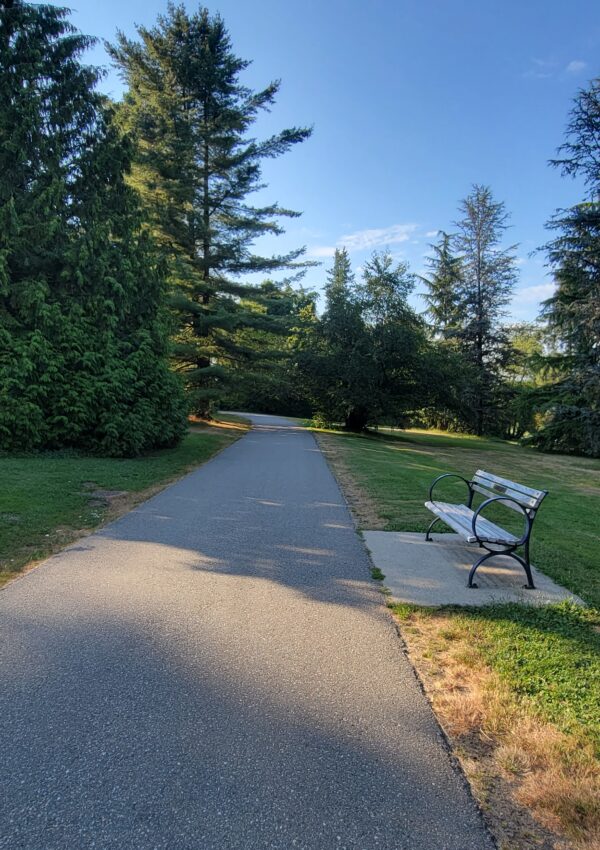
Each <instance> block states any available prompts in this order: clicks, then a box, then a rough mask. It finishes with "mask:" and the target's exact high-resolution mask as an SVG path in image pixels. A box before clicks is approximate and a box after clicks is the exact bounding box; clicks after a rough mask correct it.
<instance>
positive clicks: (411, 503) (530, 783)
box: [323, 431, 600, 848]
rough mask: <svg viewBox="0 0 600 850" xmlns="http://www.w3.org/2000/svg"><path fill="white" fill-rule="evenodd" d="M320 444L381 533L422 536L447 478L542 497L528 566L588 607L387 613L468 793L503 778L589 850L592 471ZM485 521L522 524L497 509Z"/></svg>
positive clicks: (428, 447)
mask: <svg viewBox="0 0 600 850" xmlns="http://www.w3.org/2000/svg"><path fill="white" fill-rule="evenodd" d="M323 436H324V439H325V441H326V443H329V444H330V445H331V443H333V444H334V452H333V453H332V459H333V465H334V468H335V465H336V457H337V458H339V459H340V460H341V462H342V463H343V466H344V468H345V470H348V471H349V472H350V474H351V475H352V477H353V479H354V482H355V483H356V484H357V485H358V487H359V488H360V490H361V491H362V492H363V493H364V494H365V497H366V499H367V500H368V502H369V504H370V507H371V508H372V509H373V508H374V510H375V512H376V514H377V515H379V517H381V519H382V520H383V527H384V528H386V529H388V530H396V531H425V529H426V528H427V526H428V525H429V523H430V521H431V519H432V515H431V514H430V513H429V512H428V511H427V509H426V508H425V507H424V506H423V502H424V501H425V500H426V499H427V498H428V491H429V486H430V484H431V482H432V481H433V479H434V478H435V477H436V476H438V475H441V474H442V473H444V472H457V473H458V474H460V475H462V476H463V477H465V478H467V479H469V478H470V477H471V476H472V474H473V473H474V472H475V471H476V470H477V469H485V470H487V471H489V472H492V473H494V474H496V475H500V476H502V477H505V478H509V479H511V480H514V481H519V482H521V483H523V484H526V485H529V486H531V487H535V488H538V489H544V490H548V491H549V495H548V496H547V497H546V499H545V501H544V502H543V504H542V506H541V508H540V511H539V514H538V516H537V518H536V520H535V524H534V529H533V539H532V560H533V562H534V564H535V565H536V566H537V567H539V568H540V569H541V570H543V571H544V572H545V573H546V574H547V575H549V576H551V577H552V578H554V579H555V580H556V581H558V582H559V583H561V584H563V585H564V586H566V587H568V588H569V589H570V590H572V591H573V592H575V593H576V594H578V595H579V596H580V597H581V598H582V599H584V600H585V601H586V602H587V603H588V606H589V607H587V608H581V607H580V606H576V605H573V604H570V603H563V604H561V605H553V606H547V607H542V608H537V607H533V606H528V605H518V604H496V605H490V606H486V607H483V608H474V607H473V608H455V607H449V606H448V607H443V608H440V609H437V610H433V611H432V610H431V609H422V608H417V607H415V606H409V605H392V609H393V611H394V612H395V614H396V616H397V617H398V619H399V620H400V622H401V624H402V631H403V634H404V636H405V639H406V641H407V644H408V647H409V650H410V652H411V656H412V657H413V660H414V661H415V664H416V665H417V669H419V671H420V672H421V674H422V676H423V677H424V680H425V682H426V685H427V687H428V690H430V695H432V699H433V703H434V706H435V707H436V710H437V711H438V713H439V716H440V719H441V720H442V722H443V723H444V725H445V726H446V728H447V729H448V730H449V732H450V734H451V737H453V739H454V741H455V744H456V746H457V748H458V750H459V751H460V752H461V753H463V754H464V755H465V759H466V761H464V762H463V763H464V764H465V765H466V767H465V769H466V770H467V772H468V773H469V774H470V776H471V778H472V779H473V781H474V786H475V787H477V785H478V783H479V785H482V786H483V785H486V784H487V787H488V788H489V787H490V783H489V781H488V780H489V775H488V779H485V782H483V781H482V775H483V771H488V774H489V772H491V775H492V776H495V777H497V778H499V779H502V777H504V779H506V777H507V775H508V777H509V783H510V784H511V788H512V791H511V792H510V793H514V795H515V797H516V799H518V800H519V802H520V803H525V804H526V805H529V806H530V807H531V808H532V810H533V811H534V813H535V815H536V817H537V818H538V819H539V820H540V822H541V823H543V824H544V826H546V827H549V828H552V829H555V830H557V831H558V832H560V833H561V834H563V835H566V836H568V838H569V839H571V840H573V841H575V843H576V846H577V847H582V848H584V847H585V848H591V847H596V846H598V845H597V844H596V843H595V842H596V841H598V840H599V839H600V768H599V762H598V757H599V754H600V612H599V609H600V461H598V460H591V459H585V458H578V457H569V456H563V455H547V454H542V453H539V452H537V451H535V450H533V449H527V448H523V447H521V446H518V445H515V444H512V443H508V442H505V441H501V440H489V439H480V438H477V437H471V436H465V435H454V434H445V433H439V432H433V431H427V432H423V431H402V432H396V433H385V432H382V431H380V432H379V433H378V434H373V435H365V436H353V435H346V434H342V433H328V434H324V435H323ZM341 480H342V482H343V476H341ZM437 494H438V498H440V499H444V500H448V501H463V500H464V498H465V486H464V484H462V483H461V482H455V483H452V482H447V483H444V485H443V486H442V487H441V489H440V490H439V491H437ZM494 519H496V521H499V522H500V524H501V525H504V526H505V527H511V528H515V525H514V523H515V522H516V523H517V524H518V523H520V519H519V516H518V514H517V513H516V512H514V511H510V510H508V509H507V508H499V509H498V511H497V512H496V515H495V517H494ZM443 530H448V529H445V527H444V526H443V525H441V524H438V525H437V526H436V528H435V531H443ZM474 742H475V743H474ZM482 750H484V751H485V752H486V754H487V755H486V756H485V757H481V752H482ZM513 762H514V765H513V766H512V767H511V765H512V764H513ZM473 765H475V767H474V768H473ZM507 765H508V767H507ZM515 765H516V766H515ZM471 771H474V772H473V773H471ZM494 781H495V780H494ZM492 784H493V782H492ZM484 796H485V795H484ZM480 802H482V805H483V806H484V808H485V802H486V801H485V799H483V798H482V797H480ZM492 808H494V807H493V806H492ZM490 816H491V817H492V819H493V817H494V814H493V812H491V813H490ZM496 826H498V823H496ZM498 830H499V832H498V833H497V835H500V837H501V838H502V840H506V841H508V842H509V844H508V845H507V846H511V847H515V848H517V847H521V846H529V845H528V844H526V842H525V843H524V844H521V843H520V840H521V839H520V837H519V835H518V834H517V833H518V830H517V833H515V834H511V835H509V836H508V837H507V836H506V835H502V834H501V833H502V826H501V825H500V826H498Z"/></svg>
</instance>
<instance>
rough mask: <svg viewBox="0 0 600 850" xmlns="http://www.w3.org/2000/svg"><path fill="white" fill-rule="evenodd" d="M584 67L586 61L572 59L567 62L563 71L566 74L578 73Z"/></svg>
mask: <svg viewBox="0 0 600 850" xmlns="http://www.w3.org/2000/svg"><path fill="white" fill-rule="evenodd" d="M584 68H587V62H584V61H583V60H582V59H573V61H572V62H569V64H568V65H567V67H566V68H565V71H566V72H567V74H578V73H579V72H580V71H583V69H584Z"/></svg>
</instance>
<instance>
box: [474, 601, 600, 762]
mask: <svg viewBox="0 0 600 850" xmlns="http://www.w3.org/2000/svg"><path fill="white" fill-rule="evenodd" d="M459 618H462V619H464V620H465V621H471V623H470V624H471V625H473V624H474V625H475V629H476V634H477V637H478V640H477V646H478V648H479V651H480V652H481V653H482V655H483V657H484V658H485V660H486V661H487V662H488V663H489V664H490V665H491V666H492V667H493V668H494V669H495V670H497V671H498V673H499V674H500V675H501V677H502V678H503V679H504V680H505V681H507V682H508V683H509V684H510V686H511V689H512V690H513V691H514V693H515V694H516V695H517V696H518V697H519V698H521V699H525V700H527V702H528V703H529V704H530V705H532V707H533V708H534V710H536V711H537V712H538V713H540V714H541V715H542V716H543V717H544V718H546V719H547V720H549V721H550V722H552V723H555V724H556V725H557V726H558V727H559V728H561V729H563V730H564V731H565V732H577V731H584V732H585V736H586V737H587V739H588V740H589V741H590V742H591V743H593V744H594V746H595V747H596V749H597V750H598V751H600V688H598V683H599V682H600V633H599V632H598V631H597V629H598V626H600V617H599V616H598V612H597V611H593V610H586V609H584V608H581V606H579V605H573V604H572V603H569V602H565V603H562V604H560V605H549V606H541V607H536V606H529V605H516V604H505V605H493V606H486V607H485V608H484V609H480V610H478V609H469V610H468V611H464V612H462V611H461V612H460V614H459ZM474 636H475V635H474Z"/></svg>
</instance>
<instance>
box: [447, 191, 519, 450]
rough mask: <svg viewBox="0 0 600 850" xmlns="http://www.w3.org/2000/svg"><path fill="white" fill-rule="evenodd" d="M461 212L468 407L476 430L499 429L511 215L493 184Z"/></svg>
mask: <svg viewBox="0 0 600 850" xmlns="http://www.w3.org/2000/svg"><path fill="white" fill-rule="evenodd" d="M460 211H461V213H462V218H461V219H459V221H457V222H456V227H457V233H456V235H455V236H454V238H453V247H454V250H455V251H456V252H457V253H458V254H459V255H460V257H461V282H460V288H459V305H460V315H461V323H460V327H459V329H458V332H457V338H458V339H459V342H460V349H461V351H462V352H463V353H464V355H465V357H466V359H467V360H468V361H469V362H470V363H471V364H472V366H473V370H474V371H473V377H474V380H473V382H472V384H471V386H470V389H469V392H468V394H467V396H466V398H465V402H466V411H468V413H469V415H470V419H471V422H470V425H471V427H472V428H473V430H474V431H475V433H477V434H479V435H481V434H484V433H498V432H497V431H496V428H495V423H496V418H497V413H498V410H499V409H500V399H499V398H498V390H499V389H500V388H501V371H502V368H503V367H504V366H505V365H506V363H507V361H508V360H509V358H510V356H511V351H510V347H509V345H508V340H507V337H506V333H505V332H504V330H503V328H502V326H501V324H500V320H501V318H502V316H503V313H504V308H505V307H506V305H507V304H508V302H509V301H510V295H511V291H512V288H513V286H514V283H515V280H516V277H517V273H516V264H515V256H514V249H515V246H514V245H513V246H511V247H510V248H506V249H505V248H502V247H501V241H502V237H503V236H504V233H505V231H506V229H507V226H508V225H507V220H508V214H507V213H506V210H505V206H504V204H503V203H502V202H497V201H495V200H494V198H493V195H492V192H491V189H490V188H489V187H487V186H478V185H475V186H473V189H472V191H471V193H470V194H469V195H468V196H467V197H466V198H465V199H464V200H463V201H462V202H461V205H460Z"/></svg>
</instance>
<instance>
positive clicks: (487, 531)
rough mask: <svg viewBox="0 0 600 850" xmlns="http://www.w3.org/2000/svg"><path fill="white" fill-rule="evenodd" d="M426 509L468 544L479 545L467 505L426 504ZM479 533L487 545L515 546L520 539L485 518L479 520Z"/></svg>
mask: <svg viewBox="0 0 600 850" xmlns="http://www.w3.org/2000/svg"><path fill="white" fill-rule="evenodd" d="M425 507H426V508H427V509H428V510H430V511H431V512H432V513H434V514H436V516H439V518H440V519H442V520H443V521H444V522H445V523H446V525H449V526H450V528H453V529H454V531H456V532H457V533H458V534H460V535H461V537H463V538H464V539H465V540H466V541H467V543H477V537H476V536H475V535H474V534H473V525H472V520H473V514H474V513H475V511H472V510H471V508H468V507H467V506H466V505H454V504H452V503H450V502H425ZM477 533H478V534H479V539H480V540H485V542H486V543H498V544H500V545H514V544H516V543H518V541H519V538H518V537H515V535H514V534H510V532H508V531H505V530H504V529H503V528H500V526H499V525H496V524H495V523H493V522H491V520H489V519H486V518H485V517H482V516H479V517H478V518H477Z"/></svg>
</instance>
